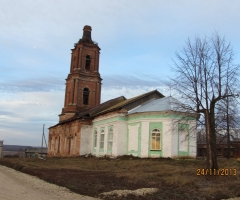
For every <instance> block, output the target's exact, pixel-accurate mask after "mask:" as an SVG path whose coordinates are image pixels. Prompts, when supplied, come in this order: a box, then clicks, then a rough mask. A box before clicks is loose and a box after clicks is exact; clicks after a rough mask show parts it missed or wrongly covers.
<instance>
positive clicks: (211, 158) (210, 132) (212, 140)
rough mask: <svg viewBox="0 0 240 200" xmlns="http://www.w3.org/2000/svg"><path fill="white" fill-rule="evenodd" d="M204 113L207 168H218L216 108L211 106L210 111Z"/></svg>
mask: <svg viewBox="0 0 240 200" xmlns="http://www.w3.org/2000/svg"><path fill="white" fill-rule="evenodd" d="M204 114H205V123H206V143H207V168H208V169H212V170H213V169H218V163H217V152H216V132H215V117H214V109H212V108H210V112H208V111H207V110H206V111H205V113H204Z"/></svg>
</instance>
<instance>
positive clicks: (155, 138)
mask: <svg viewBox="0 0 240 200" xmlns="http://www.w3.org/2000/svg"><path fill="white" fill-rule="evenodd" d="M160 138H161V132H160V130H159V129H156V128H155V129H153V130H152V132H151V150H160V149H161V145H160Z"/></svg>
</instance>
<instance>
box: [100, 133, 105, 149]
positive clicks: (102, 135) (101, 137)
mask: <svg viewBox="0 0 240 200" xmlns="http://www.w3.org/2000/svg"><path fill="white" fill-rule="evenodd" d="M103 148H104V129H102V130H101V134H100V149H103Z"/></svg>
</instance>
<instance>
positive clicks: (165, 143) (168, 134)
mask: <svg viewBox="0 0 240 200" xmlns="http://www.w3.org/2000/svg"><path fill="white" fill-rule="evenodd" d="M161 121H162V148H161V149H162V157H171V156H172V148H173V145H172V140H173V137H174V135H173V132H172V127H171V124H172V123H171V119H164V120H161Z"/></svg>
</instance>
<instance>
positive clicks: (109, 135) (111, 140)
mask: <svg viewBox="0 0 240 200" xmlns="http://www.w3.org/2000/svg"><path fill="white" fill-rule="evenodd" d="M112 146H113V128H112V127H110V129H109V132H108V150H110V151H112Z"/></svg>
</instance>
